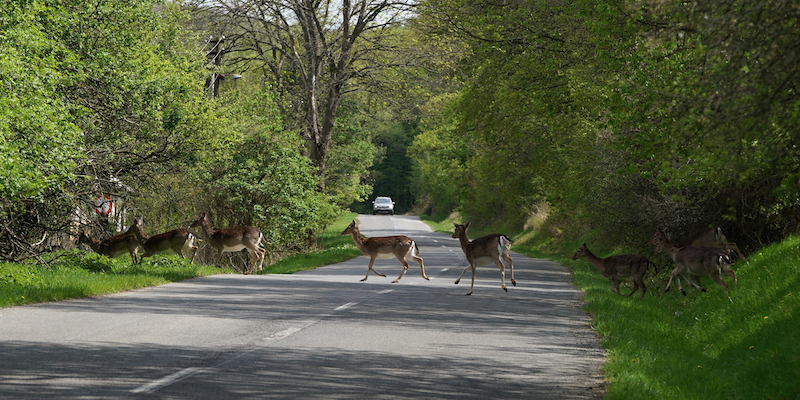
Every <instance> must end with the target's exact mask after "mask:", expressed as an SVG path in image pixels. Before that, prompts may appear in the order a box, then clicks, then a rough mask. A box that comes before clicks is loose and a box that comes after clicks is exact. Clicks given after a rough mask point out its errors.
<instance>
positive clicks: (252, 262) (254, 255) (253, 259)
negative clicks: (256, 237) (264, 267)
mask: <svg viewBox="0 0 800 400" xmlns="http://www.w3.org/2000/svg"><path fill="white" fill-rule="evenodd" d="M247 252H248V253H249V254H250V265H248V266H247V269H246V270H245V271H244V274H245V275H250V274H252V273H253V271H255V269H256V263H258V254H257V253H256V252H255V250H253V249H247Z"/></svg>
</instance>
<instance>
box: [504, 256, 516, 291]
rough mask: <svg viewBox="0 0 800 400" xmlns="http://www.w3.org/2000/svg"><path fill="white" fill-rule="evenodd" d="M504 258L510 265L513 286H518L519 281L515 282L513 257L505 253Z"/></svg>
mask: <svg viewBox="0 0 800 400" xmlns="http://www.w3.org/2000/svg"><path fill="white" fill-rule="evenodd" d="M503 258H504V259H505V260H506V262H507V263H508V270H509V272H511V284H512V285H514V286H517V281H515V280H514V260H512V259H511V256H510V255H508V253H504V254H503Z"/></svg>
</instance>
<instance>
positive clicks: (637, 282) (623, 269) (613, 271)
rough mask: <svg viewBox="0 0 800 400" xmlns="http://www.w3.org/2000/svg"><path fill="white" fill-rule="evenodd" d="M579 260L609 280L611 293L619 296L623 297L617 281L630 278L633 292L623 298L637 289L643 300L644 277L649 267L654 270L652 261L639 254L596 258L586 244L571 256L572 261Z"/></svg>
mask: <svg viewBox="0 0 800 400" xmlns="http://www.w3.org/2000/svg"><path fill="white" fill-rule="evenodd" d="M579 258H586V259H587V260H589V262H590V263H591V264H592V265H594V267H595V268H597V270H598V271H600V274H602V275H603V276H605V277H606V278H609V279H611V291H612V292H615V293H617V294H619V295H623V294H622V293H621V292H620V291H619V280H620V279H621V278H628V277H631V278H632V280H633V290H631V292H630V293H628V294H626V295H624V296H630V295H632V294H633V293H635V292H636V291H637V290H639V288H642V296H641V298H644V294H645V293H646V292H647V286H645V285H644V275H645V273H647V269H648V268H649V267H650V266H651V265H652V266H653V269H655V268H656V265H655V264H653V262H652V261H650V260H648V259H647V257H645V256H641V255H639V254H622V255H616V256H610V257H606V258H600V257H597V256H596V255H594V254H592V252H591V251H589V248H588V247H586V243H584V244H583V246H581V248H580V249H578V251H577V252H576V253H575V255H573V256H572V259H573V260H577V259H579Z"/></svg>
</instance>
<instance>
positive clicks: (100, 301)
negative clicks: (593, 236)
mask: <svg viewBox="0 0 800 400" xmlns="http://www.w3.org/2000/svg"><path fill="white" fill-rule="evenodd" d="M360 219H361V224H360V228H361V232H362V234H364V235H366V236H368V237H372V236H384V235H396V234H405V235H408V236H411V237H412V238H414V239H415V240H416V241H417V243H418V245H419V247H420V256H421V257H423V258H424V260H425V267H426V272H427V274H428V276H429V277H430V278H431V280H429V281H426V280H423V279H422V277H421V276H420V272H419V268H418V267H416V266H415V264H414V263H413V262H412V263H411V268H410V269H409V272H408V273H407V274H406V275H405V276H404V277H403V279H402V280H401V281H400V282H399V283H396V284H392V283H390V282H391V281H392V280H394V279H395V278H397V276H398V275H399V274H400V270H401V267H400V264H399V263H398V262H397V260H389V259H387V260H378V261H377V262H376V264H375V269H377V270H378V271H380V272H382V273H384V274H386V275H387V277H386V278H382V277H379V276H377V275H374V274H373V275H370V277H369V279H368V280H367V281H366V282H360V279H362V278H363V277H364V274H365V273H366V271H367V262H368V259H367V258H366V257H358V258H355V259H353V260H350V261H347V262H344V263H341V264H336V265H331V266H326V267H322V268H318V269H316V270H313V271H305V272H301V273H297V274H292V275H257V276H243V275H217V276H210V277H204V278H197V279H191V280H187V281H183V282H178V283H173V284H168V285H162V286H158V287H152V288H146V289H141V290H135V291H131V292H126V293H121V294H115V295H110V296H102V297H96V298H89V299H81V300H74V301H63V302H57V303H47V304H39V305H31V306H21V307H12V308H5V309H0V398H2V399H34V398H35V399H41V398H51V399H124V398H130V399H138V398H156V399H267V398H275V399H598V398H601V397H602V394H603V389H602V387H603V383H602V376H601V373H600V368H601V364H602V361H603V357H604V352H603V349H602V348H601V347H600V345H599V343H598V339H597V337H596V336H595V335H594V333H593V332H592V331H591V329H590V328H589V325H588V324H589V318H588V316H587V315H586V313H585V312H584V311H583V310H582V309H581V307H582V302H581V297H582V294H581V292H580V291H578V290H577V289H575V288H574V287H572V286H571V284H570V282H569V278H570V277H569V272H568V270H567V269H566V268H564V267H563V266H560V265H558V264H555V263H552V262H549V261H543V260H536V259H530V258H527V257H524V256H522V255H520V254H517V253H512V257H514V264H515V266H516V268H515V277H516V280H517V286H516V287H514V286H511V283H510V280H509V276H508V272H507V277H506V284H507V285H508V292H504V291H503V290H502V289H501V288H500V274H499V272H498V271H497V268H496V267H495V266H483V267H479V268H478V271H477V276H476V279H475V291H474V294H473V295H472V296H465V295H464V294H465V293H466V292H467V291H468V290H469V279H468V277H469V272H467V274H466V275H465V278H464V279H462V281H461V283H460V284H459V285H454V284H453V282H454V281H455V279H456V278H457V277H458V275H459V274H460V273H461V270H462V269H463V268H464V266H466V261H465V258H464V255H463V253H462V252H461V248H460V247H459V245H458V241H457V240H456V239H452V238H450V237H449V235H445V234H438V233H431V232H430V229H428V227H427V226H426V225H424V224H423V223H421V222H419V220H418V219H416V218H414V217H405V216H366V215H364V216H360ZM512 249H513V247H512Z"/></svg>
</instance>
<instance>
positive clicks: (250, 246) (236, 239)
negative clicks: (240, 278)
mask: <svg viewBox="0 0 800 400" xmlns="http://www.w3.org/2000/svg"><path fill="white" fill-rule="evenodd" d="M198 227H199V228H200V229H201V231H202V232H203V236H205V238H206V240H207V241H208V242H209V243H210V244H211V247H213V248H214V249H215V250H217V261H216V262H215V263H214V265H216V266H218V267H219V266H220V261H222V254H223V253H230V252H236V251H240V250H242V249H247V251H248V253H249V254H250V266H249V267H248V268H247V269H246V270H245V271H244V274H245V275H249V274H251V273H253V272H255V269H256V265H258V271H259V272H261V271H263V270H264V269H263V265H264V256H265V255H266V254H267V250H266V249H264V248H263V247H261V243H266V244H270V243H269V242H267V240H266V238H265V237H264V234H263V233H262V232H261V231H260V230H259V229H258V228H256V227H254V226H240V227H236V228H227V229H220V230H216V231H215V230H213V229H211V225H210V224H209V222H208V217H207V216H206V213H203V214H201V215H200V217H198V218H197V219H196V220H195V221H194V222H192V224H191V225H190V226H189V229H194V228H198Z"/></svg>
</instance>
